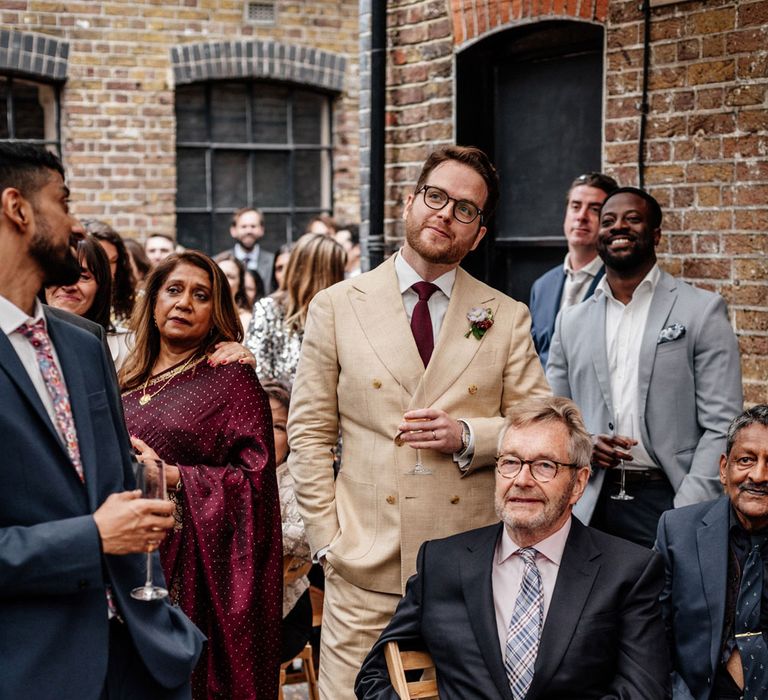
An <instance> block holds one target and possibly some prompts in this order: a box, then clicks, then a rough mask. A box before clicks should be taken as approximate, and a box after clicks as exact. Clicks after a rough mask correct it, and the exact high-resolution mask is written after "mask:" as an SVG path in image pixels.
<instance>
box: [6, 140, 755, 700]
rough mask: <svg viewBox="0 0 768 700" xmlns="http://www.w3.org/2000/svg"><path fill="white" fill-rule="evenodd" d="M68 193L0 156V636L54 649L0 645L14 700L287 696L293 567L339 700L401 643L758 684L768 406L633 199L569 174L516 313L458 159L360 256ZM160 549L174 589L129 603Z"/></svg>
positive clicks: (536, 670) (704, 296)
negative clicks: (275, 241)
mask: <svg viewBox="0 0 768 700" xmlns="http://www.w3.org/2000/svg"><path fill="white" fill-rule="evenodd" d="M63 176H64V172H63V169H62V167H61V164H60V163H59V161H58V160H57V159H56V158H55V157H54V156H52V155H50V154H49V153H46V152H44V151H40V150H37V149H35V148H33V147H28V146H24V145H2V146H0V192H1V194H2V202H1V204H2V219H1V220H0V259H2V260H3V263H2V264H0V326H2V329H3V331H4V332H3V333H2V334H0V391H2V394H1V395H2V396H3V397H5V398H3V399H0V401H2V402H3V407H4V411H3V412H2V416H3V417H2V418H0V435H2V437H3V440H4V442H5V443H6V444H7V447H8V450H10V453H9V454H10V456H7V457H6V463H7V464H8V469H6V470H4V473H3V475H2V476H0V484H2V486H3V488H0V628H2V629H4V630H16V631H18V632H19V634H20V633H21V630H22V629H24V630H25V631H26V630H33V631H34V632H35V634H36V635H37V639H36V641H35V642H34V643H32V642H29V643H28V644H27V645H26V647H27V649H26V651H25V644H23V643H22V644H19V643H12V642H11V641H10V639H8V638H7V637H8V636H9V635H0V658H2V659H8V667H7V669H6V670H8V673H4V674H0V675H2V677H0V697H18V696H19V693H20V692H21V689H26V690H25V693H26V694H27V695H29V694H30V691H29V689H30V688H32V689H33V690H32V693H31V697H38V695H36V694H35V693H36V690H38V689H39V691H40V695H39V697H41V698H42V697H62V698H69V697H72V698H94V699H96V698H113V697H142V698H183V697H189V695H190V693H191V696H192V697H193V698H195V699H202V698H244V699H246V698H247V699H270V700H272V699H274V698H276V697H277V693H278V678H279V668H280V664H281V663H285V662H287V661H289V660H290V659H292V658H293V657H294V656H296V654H298V653H299V652H300V651H301V650H302V649H303V648H304V646H305V645H306V644H307V642H308V641H309V640H310V638H311V632H312V604H311V601H310V594H309V589H310V580H312V581H314V582H316V583H320V585H323V586H324V587H325V603H324V608H323V628H322V635H321V641H320V693H321V697H323V698H324V699H325V700H344V699H345V698H353V697H358V698H369V699H371V698H382V699H383V698H390V697H393V695H392V693H393V690H392V685H391V681H390V678H389V674H388V670H387V664H386V662H385V650H386V645H387V643H388V642H390V641H397V642H398V643H399V644H400V645H401V646H402V647H403V648H421V649H426V650H427V651H428V652H429V653H430V654H431V655H432V658H433V660H434V662H435V666H436V669H437V677H438V686H439V688H440V692H441V697H443V696H444V697H446V698H452V697H457V698H499V699H500V698H509V697H512V698H513V699H514V700H522V699H523V698H528V699H529V700H533V699H534V698H541V699H544V698H582V697H583V698H588V697H626V698H664V697H668V696H669V695H670V694H673V697H675V698H691V697H692V698H696V699H697V700H699V699H701V700H705V699H709V698H712V699H715V698H722V699H724V700H727V699H730V698H736V697H749V698H753V697H754V698H763V697H768V647H767V646H766V643H765V639H764V635H766V634H768V624H766V620H768V586H765V585H764V583H763V581H764V573H765V564H764V563H763V558H762V551H763V548H764V546H765V540H766V539H768V407H767V406H756V407H754V408H751V409H748V410H747V411H743V406H742V403H743V397H742V393H741V391H742V390H741V373H740V368H739V353H738V346H737V343H736V338H735V335H734V334H733V331H732V329H731V326H730V323H729V321H728V315H727V310H726V307H725V304H724V302H723V300H722V298H721V297H719V296H718V295H716V294H714V293H712V292H707V291H703V290H699V289H695V288H693V287H691V286H690V285H687V284H686V283H684V282H682V281H680V280H676V279H675V278H674V277H672V276H670V275H668V274H667V273H665V272H664V271H662V270H661V269H660V268H659V266H658V264H657V261H656V246H657V245H658V243H659V240H660V237H661V225H662V211H661V208H660V207H659V205H658V202H656V200H655V199H654V198H653V197H652V196H651V195H650V194H648V193H647V192H645V191H643V190H640V189H637V188H632V187H619V186H618V183H616V182H615V181H614V180H613V179H612V178H610V177H608V176H605V175H603V174H601V173H588V174H586V175H582V176H580V177H579V178H576V180H574V182H573V183H572V184H571V187H570V188H569V190H568V192H567V194H566V213H565V220H564V232H565V236H566V241H567V243H568V254H567V256H566V258H565V261H564V263H563V264H562V265H560V266H558V267H556V268H554V269H553V270H550V271H549V272H547V273H546V274H545V275H544V276H543V277H542V278H541V279H540V280H538V281H537V282H536V284H535V285H534V287H533V290H532V297H531V310H530V313H529V310H528V308H527V307H526V306H525V305H523V304H521V303H519V302H517V301H515V300H513V299H510V298H509V297H506V296H505V295H503V294H501V293H500V292H498V291H496V290H494V289H492V288H490V287H488V286H487V285H485V284H483V283H482V282H480V281H478V280H475V279H473V278H472V277H471V276H470V275H468V274H467V273H466V272H464V271H463V270H462V268H461V267H460V265H459V263H460V262H461V260H462V259H463V258H464V256H465V255H466V254H467V253H468V252H469V251H471V250H474V249H475V248H476V247H477V246H478V245H479V243H480V242H481V240H482V239H483V237H484V235H485V233H486V224H487V222H488V219H489V217H490V216H491V215H492V213H493V209H494V207H495V204H496V201H497V200H498V196H499V189H498V179H497V176H496V172H495V170H494V168H493V166H492V164H491V163H490V162H489V160H488V159H487V157H486V156H485V154H483V153H482V152H481V151H479V150H477V149H473V148H461V147H445V148H442V149H439V150H437V151H435V152H434V153H433V154H431V155H430V157H429V158H428V159H427V161H426V162H425V164H424V166H423V169H422V172H421V175H420V177H419V181H418V182H417V183H416V185H415V187H414V188H413V191H412V192H411V193H409V194H408V196H407V198H406V203H405V209H404V213H403V218H404V220H405V231H406V236H405V241H404V244H403V247H402V248H401V249H400V250H399V251H398V252H397V253H396V254H395V255H393V256H392V257H391V258H390V259H388V260H387V261H386V262H385V263H384V264H382V265H381V266H380V267H379V268H377V269H376V270H374V271H371V272H370V273H367V274H365V275H360V244H359V238H358V231H357V229H356V227H354V226H337V224H336V223H335V222H334V221H333V219H331V218H330V217H329V216H327V215H322V216H319V217H317V218H316V219H313V220H312V221H310V222H309V224H308V225H307V229H306V233H304V234H303V235H302V236H301V237H299V238H298V239H297V240H296V242H295V243H293V244H292V245H290V246H285V247H282V248H280V249H278V250H276V251H274V252H272V251H269V250H267V249H266V248H264V247H263V246H262V244H261V241H262V240H263V238H264V235H265V229H264V217H263V215H262V213H261V212H260V211H259V210H257V209H253V208H244V209H240V210H238V211H237V212H235V214H234V216H233V219H232V223H231V227H230V234H231V237H232V239H233V247H232V248H231V249H229V250H225V251H222V252H220V253H219V254H217V255H215V256H214V257H212V258H211V257H209V256H207V255H205V254H203V253H201V252H198V251H194V250H183V249H181V248H180V247H178V246H177V245H176V244H175V242H174V241H173V240H172V239H170V238H168V237H166V236H164V235H151V236H148V237H147V239H146V241H145V243H144V245H142V244H140V243H138V242H137V241H134V240H132V239H123V238H122V237H121V236H120V235H119V234H118V233H117V232H116V231H115V230H114V229H113V228H112V227H111V226H110V225H109V224H108V223H106V222H103V221H96V220H86V221H82V222H79V221H77V220H76V219H75V218H74V217H72V216H71V215H70V214H69V212H68V208H67V198H68V191H67V190H66V186H65V184H64V177H63ZM9 265H10V266H11V267H8V266H9ZM344 280H347V281H346V282H345V281H344ZM76 326H78V327H76ZM83 331H87V332H83ZM99 340H100V341H101V343H102V346H101V347H103V349H104V353H101V354H104V355H105V358H104V360H102V359H100V349H99V343H98V341H99ZM107 351H108V356H109V358H110V359H111V363H110V362H107V360H106V352H107ZM17 356H18V357H17ZM83 375H85V376H83ZM30 380H31V381H30ZM552 394H554V397H553V396H552ZM118 397H119V400H118ZM30 445H34V448H33V449H32V448H30ZM136 458H138V459H140V460H147V459H149V460H151V459H159V460H162V461H163V462H165V463H166V469H165V479H166V487H167V491H168V502H167V504H164V505H163V508H159V507H158V505H157V504H156V503H154V504H153V503H152V501H150V500H149V499H143V498H141V497H140V493H139V492H136V491H135V490H134V485H135V482H134V477H133V473H132V468H131V464H132V459H136ZM11 464H12V468H11ZM41 465H42V466H41ZM73 466H74V469H72V467H73ZM493 467H495V469H494V468H493ZM33 469H35V470H37V471H35V472H34V473H35V474H36V477H35V481H36V482H42V484H41V486H40V488H39V489H35V490H34V491H33V490H32V489H31V486H30V484H31V482H30V481H29V480H30V478H31V477H30V476H29V474H30V473H32V470H33ZM60 472H61V473H60ZM18 494H24V496H23V498H22V497H21V496H19V498H18V501H19V503H16V502H15V501H14V500H13V497H14V495H18ZM35 494H37V495H35ZM131 514H132V515H131ZM573 516H576V517H573ZM147 551H149V552H156V554H155V555H154V561H155V564H154V566H156V567H157V571H158V574H160V572H162V575H161V576H159V577H158V580H160V581H161V583H162V585H164V586H165V587H166V588H167V590H168V599H167V601H164V602H160V603H146V602H139V601H136V600H133V599H131V598H130V596H129V595H128V593H129V591H130V589H131V588H132V587H133V586H134V585H139V583H140V579H141V577H142V575H143V574H142V571H141V561H142V559H141V555H142V553H146V552H147ZM41 561H44V562H45V567H44V568H41V566H42V565H41V564H40V562H41ZM313 564H314V565H313ZM168 603H171V604H172V605H168ZM175 606H178V607H175ZM179 609H180V610H181V611H183V613H184V615H180V614H179V612H178V611H179ZM185 616H186V617H185ZM46 617H48V618H50V621H51V622H50V624H49V625H48V626H47V627H46V625H45V618H46ZM187 618H188V619H187ZM190 621H191V622H190ZM72 625H74V626H76V627H77V628H78V630H81V632H77V633H74V637H75V638H80V637H81V636H82V638H83V639H86V638H87V640H88V641H87V642H82V648H80V649H78V650H77V653H78V654H86V655H88V662H87V669H86V670H87V671H88V673H89V678H88V679H80V678H78V679H77V680H76V682H73V683H71V684H70V685H69V686H67V687H65V688H63V686H64V685H66V684H64V680H63V679H64V678H65V677H67V678H68V677H69V676H70V675H71V674H72V668H71V662H72V657H70V656H68V654H69V651H68V650H65V649H61V650H60V651H58V653H57V654H56V655H53V656H52V655H51V654H50V648H51V645H52V644H54V643H58V642H56V639H57V637H56V635H57V634H61V632H62V630H65V629H68V628H69V627H71V626H72ZM67 634H69V632H67ZM152 635H155V637H154V638H153V641H151V642H150V641H148V640H149V639H150V638H152ZM11 636H12V635H11ZM204 638H205V640H206V641H205V643H203V640H204ZM46 640H48V641H46ZM118 650H119V653H118ZM51 656H52V658H47V657H51ZM44 657H45V658H46V662H43V658H44ZM118 657H119V658H118ZM3 665H5V662H3ZM43 665H45V668H44V669H42V668H41V667H42V666H43ZM10 669H12V671H11V670H10ZM84 672H85V671H84ZM63 674H64V675H63ZM74 675H76V676H78V675H79V674H78V673H75V674H74Z"/></svg>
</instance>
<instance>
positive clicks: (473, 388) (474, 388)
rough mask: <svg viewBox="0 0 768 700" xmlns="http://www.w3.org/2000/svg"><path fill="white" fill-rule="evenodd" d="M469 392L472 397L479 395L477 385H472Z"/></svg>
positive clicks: (468, 389)
mask: <svg viewBox="0 0 768 700" xmlns="http://www.w3.org/2000/svg"><path fill="white" fill-rule="evenodd" d="M467 391H468V392H469V393H470V394H472V395H474V394H476V393H477V384H470V385H469V387H468V388H467Z"/></svg>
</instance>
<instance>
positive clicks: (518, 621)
mask: <svg viewBox="0 0 768 700" xmlns="http://www.w3.org/2000/svg"><path fill="white" fill-rule="evenodd" d="M515 554H519V555H520V556H521V557H522V558H523V565H524V567H525V569H524V571H523V583H522V585H521V586H520V593H519V594H518V596H517V600H516V601H515V609H514V611H513V612H512V618H511V620H510V621H509V628H508V629H507V646H506V652H505V655H504V668H505V669H506V671H507V678H508V679H509V687H510V688H511V689H512V697H513V698H514V700H522V699H523V698H524V697H525V695H526V693H527V692H528V688H530V687H531V681H532V680H533V667H534V665H535V664H536V656H537V654H538V653H539V639H540V638H541V628H542V627H543V625H544V594H543V592H542V587H541V574H540V573H539V570H538V568H536V550H535V549H534V548H533V547H525V548H524V549H518V550H517V552H515Z"/></svg>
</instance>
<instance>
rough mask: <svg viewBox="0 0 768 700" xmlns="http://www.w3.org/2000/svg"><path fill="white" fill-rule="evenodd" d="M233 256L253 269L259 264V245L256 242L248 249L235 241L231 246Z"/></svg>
mask: <svg viewBox="0 0 768 700" xmlns="http://www.w3.org/2000/svg"><path fill="white" fill-rule="evenodd" d="M232 252H233V254H234V256H235V257H236V258H237V259H238V260H239V261H240V262H241V263H243V265H245V267H246V268H247V269H249V270H255V269H256V268H257V267H258V264H259V254H260V253H261V247H260V246H259V244H258V243H257V244H256V245H254V246H253V248H251V249H250V250H246V249H245V248H243V246H242V245H240V243H235V247H234V248H233V251H232Z"/></svg>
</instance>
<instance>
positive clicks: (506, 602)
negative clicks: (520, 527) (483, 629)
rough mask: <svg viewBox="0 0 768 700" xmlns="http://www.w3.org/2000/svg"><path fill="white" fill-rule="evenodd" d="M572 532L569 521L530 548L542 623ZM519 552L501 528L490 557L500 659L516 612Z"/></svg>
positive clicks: (520, 577) (521, 568) (520, 569)
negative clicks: (539, 592)
mask: <svg viewBox="0 0 768 700" xmlns="http://www.w3.org/2000/svg"><path fill="white" fill-rule="evenodd" d="M570 531H571V519H570V518H568V520H566V521H565V524H564V525H563V526H562V527H561V528H560V529H559V530H558V531H557V532H555V533H553V534H551V535H550V536H549V537H547V538H546V539H543V540H541V542H537V543H536V544H535V545H533V548H534V549H535V550H536V568H537V569H538V570H539V574H540V575H541V588H542V593H543V594H544V620H545V621H546V619H547V613H548V612H549V604H550V603H551V602H552V593H553V591H554V590H555V583H556V581H557V574H558V572H559V571H560V562H561V561H562V559H563V552H564V551H565V542H566V540H567V539H568V533H569V532H570ZM518 549H520V545H519V544H517V543H516V542H515V541H514V540H513V539H512V537H511V536H510V534H509V532H508V531H507V528H506V526H505V527H503V528H502V532H501V537H500V538H499V541H498V542H497V543H496V553H495V554H494V556H493V570H492V572H491V582H492V586H493V607H494V610H495V612H496V629H497V631H498V633H499V644H500V645H501V658H502V659H503V658H504V654H505V653H506V647H507V628H508V627H509V622H510V620H511V619H512V613H513V612H514V611H515V602H516V601H517V597H518V595H519V594H520V587H521V586H522V584H523V573H524V568H525V567H524V564H523V558H522V557H521V556H519V555H516V554H515V552H516V551H517V550H518Z"/></svg>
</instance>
